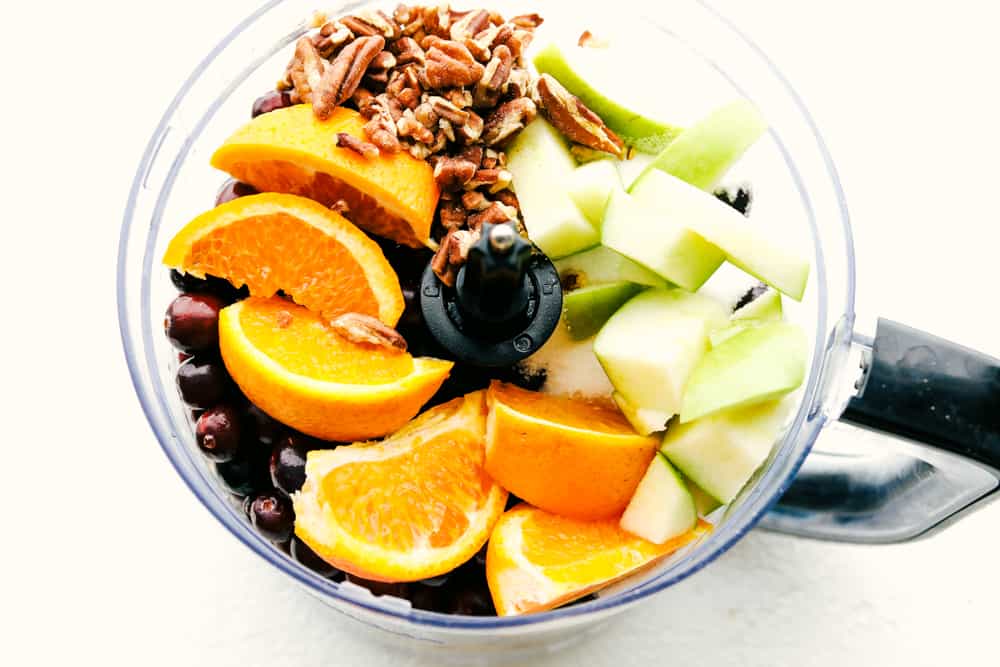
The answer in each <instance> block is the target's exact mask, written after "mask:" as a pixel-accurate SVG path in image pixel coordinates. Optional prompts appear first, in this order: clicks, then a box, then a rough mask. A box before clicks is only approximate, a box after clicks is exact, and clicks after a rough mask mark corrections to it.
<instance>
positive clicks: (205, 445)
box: [195, 405, 240, 461]
mask: <svg viewBox="0 0 1000 667" xmlns="http://www.w3.org/2000/svg"><path fill="white" fill-rule="evenodd" d="M195 439H196V440H197V442H198V448H199V449H201V452H202V454H204V455H205V456H207V457H208V458H210V459H212V460H213V461H229V460H232V458H233V457H234V456H236V452H237V451H238V450H239V446H240V416H239V413H238V412H237V411H236V409H235V408H233V407H232V406H230V405H217V406H215V407H214V408H211V409H209V410H208V411H206V412H205V414H203V415H202V416H201V417H199V418H198V424H197V426H195Z"/></svg>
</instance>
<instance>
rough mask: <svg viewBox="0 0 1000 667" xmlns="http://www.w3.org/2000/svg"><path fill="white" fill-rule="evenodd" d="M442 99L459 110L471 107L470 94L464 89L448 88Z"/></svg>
mask: <svg viewBox="0 0 1000 667" xmlns="http://www.w3.org/2000/svg"><path fill="white" fill-rule="evenodd" d="M443 97H444V98H445V99H446V100H448V101H449V102H451V103H452V104H454V105H455V106H456V107H458V108H459V109H467V108H469V107H471V106H472V93H471V92H469V91H468V90H466V89H465V88H449V89H448V90H446V91H444V93H443Z"/></svg>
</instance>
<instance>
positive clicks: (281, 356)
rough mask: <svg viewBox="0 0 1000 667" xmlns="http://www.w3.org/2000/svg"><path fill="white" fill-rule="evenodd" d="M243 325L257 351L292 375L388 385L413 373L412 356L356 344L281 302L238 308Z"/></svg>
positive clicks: (314, 317) (257, 301)
mask: <svg viewBox="0 0 1000 667" xmlns="http://www.w3.org/2000/svg"><path fill="white" fill-rule="evenodd" d="M240 326H241V327H242V328H243V333H244V335H245V336H246V337H247V338H248V339H249V340H250V342H251V343H253V345H254V347H256V348H257V349H259V350H260V351H261V352H264V353H265V354H267V356H268V357H270V358H271V359H273V360H274V361H276V362H278V363H279V364H280V365H281V366H282V367H284V368H285V369H286V370H287V371H289V372H290V373H297V374H298V375H304V376H306V377H311V378H316V379H317V380H325V381H328V382H342V383H344V384H372V385H374V384H386V383H388V382H393V381H394V380H398V379H400V378H402V377H404V376H406V375H409V374H410V373H411V372H412V371H413V357H411V356H410V355H409V354H406V353H405V352H399V351H398V350H386V349H384V348H378V347H373V346H366V345H359V344H357V343H352V342H351V341H348V340H347V339H345V338H344V337H342V336H340V335H338V334H337V333H335V332H334V331H333V329H331V328H330V327H329V326H327V325H326V324H325V323H324V322H323V321H322V320H321V319H320V318H319V317H318V316H317V315H315V314H314V313H312V312H310V311H307V310H304V309H302V308H300V307H299V306H296V305H295V304H290V303H288V302H286V301H284V300H283V299H268V300H264V299H254V302H253V307H252V308H243V309H241V310H240Z"/></svg>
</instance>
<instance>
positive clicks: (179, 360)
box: [177, 352, 192, 364]
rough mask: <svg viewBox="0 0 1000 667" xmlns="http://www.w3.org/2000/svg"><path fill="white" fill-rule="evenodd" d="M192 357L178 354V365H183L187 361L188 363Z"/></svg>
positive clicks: (183, 353) (181, 353)
mask: <svg viewBox="0 0 1000 667" xmlns="http://www.w3.org/2000/svg"><path fill="white" fill-rule="evenodd" d="M191 357H192V355H190V354H188V353H187V352H178V353H177V363H179V364H183V363H184V362H185V361H187V360H188V359H190V358H191Z"/></svg>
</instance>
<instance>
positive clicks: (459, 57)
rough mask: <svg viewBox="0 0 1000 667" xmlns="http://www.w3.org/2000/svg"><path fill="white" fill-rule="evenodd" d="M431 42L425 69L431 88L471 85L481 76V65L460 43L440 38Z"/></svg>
mask: <svg viewBox="0 0 1000 667" xmlns="http://www.w3.org/2000/svg"><path fill="white" fill-rule="evenodd" d="M431 44H432V46H431V47H430V49H429V50H428V51H427V66H426V71H425V76H426V77H427V82H428V83H429V84H430V87H431V88H454V87H461V86H471V85H472V84H474V83H476V82H477V81H479V79H480V77H482V76H483V66H482V65H480V64H479V63H477V62H476V60H475V58H473V57H472V54H471V53H469V49H467V48H465V46H463V45H462V44H459V43H458V42H449V41H446V40H442V39H437V40H435V41H433V42H431Z"/></svg>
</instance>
